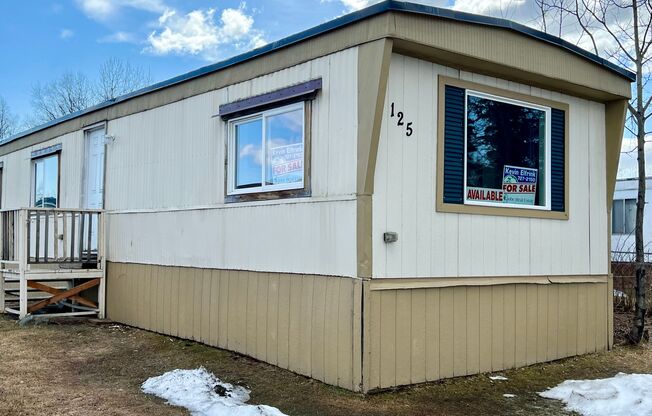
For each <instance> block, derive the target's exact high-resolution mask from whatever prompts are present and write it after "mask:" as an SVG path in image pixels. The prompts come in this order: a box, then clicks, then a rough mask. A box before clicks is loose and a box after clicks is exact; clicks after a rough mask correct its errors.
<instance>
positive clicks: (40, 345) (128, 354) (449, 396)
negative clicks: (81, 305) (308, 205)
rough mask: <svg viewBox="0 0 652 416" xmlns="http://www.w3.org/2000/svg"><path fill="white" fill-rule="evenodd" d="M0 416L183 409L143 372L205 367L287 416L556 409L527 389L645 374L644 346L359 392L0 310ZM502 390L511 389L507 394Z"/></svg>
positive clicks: (194, 348)
mask: <svg viewBox="0 0 652 416" xmlns="http://www.w3.org/2000/svg"><path fill="white" fill-rule="evenodd" d="M0 360H1V361H0V415H7V416H16V415H46V414H47V415H85V416H86V415H184V414H188V413H187V412H186V411H185V410H183V409H179V408H174V407H171V406H168V405H166V404H165V403H164V401H163V400H160V399H158V398H155V397H152V396H148V395H145V394H143V393H141V392H140V384H141V383H142V382H143V381H144V380H146V379H147V378H148V377H151V376H155V375H159V374H161V373H163V372H166V371H168V370H172V369H175V368H197V367H199V366H204V367H206V368H207V369H208V370H210V371H212V372H214V373H215V374H216V375H217V376H218V377H220V378H222V379H223V380H225V381H227V382H231V383H238V384H242V385H245V386H247V387H249V388H250V389H251V391H252V394H251V396H252V399H251V401H250V403H253V404H261V403H262V404H268V405H271V406H275V407H278V408H279V409H280V410H282V411H283V412H285V413H286V414H288V415H315V416H316V415H410V416H414V415H465V416H466V415H470V414H473V415H555V414H558V415H565V414H568V413H566V412H564V411H563V409H562V406H561V405H560V404H559V403H558V402H556V401H551V400H546V399H542V398H540V397H538V396H537V394H536V392H538V391H542V390H544V389H546V387H552V386H554V385H556V384H558V383H559V382H561V381H563V380H566V379H583V378H602V377H611V376H613V375H614V374H616V373H618V372H620V371H622V372H628V373H631V372H639V373H641V372H646V373H652V349H651V348H649V347H639V348H632V347H626V346H617V347H616V348H615V349H614V351H612V352H609V353H601V354H592V355H587V356H583V357H577V358H570V359H566V360H561V361H558V362H554V363H548V364H542V365H535V366H531V367H527V368H524V369H517V370H510V371H505V372H502V373H501V374H503V375H505V376H507V377H508V378H509V380H508V381H502V382H492V381H491V380H489V378H488V377H487V375H479V376H473V377H462V378H457V379H451V380H446V381H443V382H437V383H428V384H424V385H419V386H414V387H409V388H401V389H396V390H392V391H387V392H383V393H377V394H372V395H369V396H366V397H365V396H363V395H360V394H355V393H350V392H347V391H345V390H342V389H339V388H335V387H330V386H327V385H325V384H322V383H320V382H317V381H313V380H310V379H308V378H306V377H302V376H299V375H296V374H293V373H291V372H289V371H285V370H281V369H279V368H276V367H273V366H271V365H267V364H264V363H260V362H257V361H255V360H253V359H249V358H246V357H243V356H240V355H237V354H234V353H230V352H227V351H223V350H219V349H216V348H211V347H207V346H204V345H201V344H197V343H194V342H189V341H184V340H179V339H173V338H169V337H166V336H163V335H158V334H154V333H150V332H146V331H141V330H137V329H133V328H129V327H125V326H122V325H113V324H111V325H97V324H92V323H89V322H86V321H84V322H76V323H71V322H67V323H49V324H38V325H34V324H32V325H30V326H27V327H24V328H21V327H19V326H18V325H17V324H16V322H15V321H12V320H9V319H8V318H6V317H2V316H0ZM504 393H511V394H515V395H516V398H512V399H506V398H504V397H503V394H504Z"/></svg>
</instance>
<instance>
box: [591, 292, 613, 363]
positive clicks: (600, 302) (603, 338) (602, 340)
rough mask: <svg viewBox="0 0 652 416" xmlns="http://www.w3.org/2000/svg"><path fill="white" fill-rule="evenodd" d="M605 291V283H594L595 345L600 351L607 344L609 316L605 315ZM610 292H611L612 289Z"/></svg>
mask: <svg viewBox="0 0 652 416" xmlns="http://www.w3.org/2000/svg"><path fill="white" fill-rule="evenodd" d="M605 291H607V284H603V283H600V284H597V285H595V299H596V305H597V307H598V314H597V317H598V321H597V341H596V342H597V344H596V347H597V349H598V350H600V351H604V350H605V349H606V348H607V344H608V340H607V326H608V320H609V317H608V315H607V301H606V300H605ZM607 293H608V292H607ZM611 293H613V291H612V292H611Z"/></svg>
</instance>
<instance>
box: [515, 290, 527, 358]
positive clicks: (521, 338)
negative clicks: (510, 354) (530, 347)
mask: <svg viewBox="0 0 652 416" xmlns="http://www.w3.org/2000/svg"><path fill="white" fill-rule="evenodd" d="M514 291H515V293H516V298H515V308H514V309H515V311H514V312H515V313H514V323H515V328H514V339H515V344H514V365H515V366H516V367H520V366H523V365H525V364H526V363H527V322H528V321H527V286H526V285H516V288H515V289H514Z"/></svg>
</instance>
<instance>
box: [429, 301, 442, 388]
mask: <svg viewBox="0 0 652 416" xmlns="http://www.w3.org/2000/svg"><path fill="white" fill-rule="evenodd" d="M440 293H441V290H440V289H427V290H426V380H428V381H432V380H438V379H439V378H440V373H439V354H440V341H441V337H440V336H439V326H440V322H441V320H440V314H439V311H440V305H439V294H440Z"/></svg>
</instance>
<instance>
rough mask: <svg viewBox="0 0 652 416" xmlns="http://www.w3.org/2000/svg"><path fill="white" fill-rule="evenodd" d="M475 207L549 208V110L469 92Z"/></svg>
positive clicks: (469, 197) (468, 157)
mask: <svg viewBox="0 0 652 416" xmlns="http://www.w3.org/2000/svg"><path fill="white" fill-rule="evenodd" d="M465 110H466V113H465V114H466V124H465V138H466V140H465V156H464V157H465V165H464V168H465V170H464V173H465V192H464V202H465V203H466V204H470V205H492V206H504V207H517V208H534V209H550V175H549V174H548V172H549V171H550V108H549V107H544V106H540V105H535V104H530V103H526V102H522V101H517V100H513V99H509V98H503V97H499V96H495V95H490V94H485V93H482V92H477V91H472V90H467V91H466V108H465Z"/></svg>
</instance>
